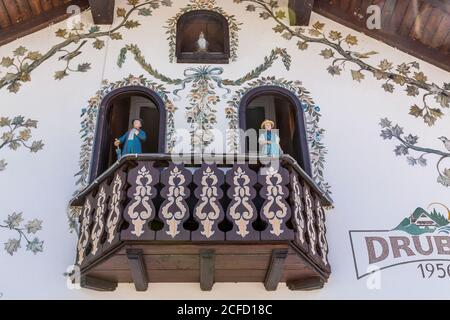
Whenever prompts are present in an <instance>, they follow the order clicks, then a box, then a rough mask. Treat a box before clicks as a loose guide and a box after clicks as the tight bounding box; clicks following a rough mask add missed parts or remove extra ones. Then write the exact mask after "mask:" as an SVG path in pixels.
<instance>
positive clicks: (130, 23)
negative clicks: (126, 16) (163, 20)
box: [124, 20, 141, 29]
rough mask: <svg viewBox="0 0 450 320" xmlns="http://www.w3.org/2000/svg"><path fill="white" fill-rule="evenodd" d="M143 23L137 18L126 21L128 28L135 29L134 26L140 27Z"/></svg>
mask: <svg viewBox="0 0 450 320" xmlns="http://www.w3.org/2000/svg"><path fill="white" fill-rule="evenodd" d="M140 25H141V24H140V23H139V21H136V20H128V21H127V22H125V24H124V26H125V28H127V29H133V28H137V27H139V26H140Z"/></svg>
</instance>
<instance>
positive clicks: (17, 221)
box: [0, 213, 44, 256]
mask: <svg viewBox="0 0 450 320" xmlns="http://www.w3.org/2000/svg"><path fill="white" fill-rule="evenodd" d="M23 222H24V219H23V216H22V213H12V214H10V215H8V218H7V219H6V220H4V221H3V223H4V224H1V223H0V230H6V231H8V230H9V231H12V232H13V233H15V235H16V236H15V237H14V238H10V239H9V240H8V241H7V242H5V244H4V249H5V251H6V252H7V253H8V254H9V255H11V256H12V255H14V254H15V253H16V252H17V251H18V250H19V248H20V247H21V245H22V240H25V242H26V249H27V251H31V252H33V253H34V254H36V253H38V252H42V251H43V250H44V241H41V240H40V239H39V238H37V237H34V239H32V240H31V238H30V237H29V236H30V235H32V234H36V233H37V232H38V231H40V230H42V221H41V220H38V219H33V220H30V221H28V222H27V223H26V224H23Z"/></svg>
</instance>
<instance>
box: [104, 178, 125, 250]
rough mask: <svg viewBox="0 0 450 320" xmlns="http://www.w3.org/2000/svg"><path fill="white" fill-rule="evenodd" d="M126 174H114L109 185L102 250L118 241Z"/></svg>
mask: <svg viewBox="0 0 450 320" xmlns="http://www.w3.org/2000/svg"><path fill="white" fill-rule="evenodd" d="M125 187H126V174H125V172H123V171H122V170H119V171H117V172H116V173H115V175H114V178H113V180H112V182H111V185H110V193H111V195H110V200H109V214H108V217H107V218H106V240H105V243H104V244H103V250H104V251H106V250H107V249H108V248H110V247H112V246H114V245H116V244H117V243H118V242H119V240H120V233H119V231H120V227H121V225H122V222H123V215H122V213H123V203H124V201H125Z"/></svg>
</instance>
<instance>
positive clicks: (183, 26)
mask: <svg viewBox="0 0 450 320" xmlns="http://www.w3.org/2000/svg"><path fill="white" fill-rule="evenodd" d="M201 33H203V34H204V35H205V39H206V41H207V42H208V49H207V50H206V51H204V50H201V49H200V48H199V47H198V44H197V43H198V39H199V37H200V34H201ZM176 57H177V62H178V63H228V62H229V59H230V30H229V25H228V21H227V19H226V18H225V17H224V16H223V15H221V14H220V13H218V12H214V11H208V10H194V11H190V12H187V13H185V14H183V15H182V16H181V17H180V18H179V19H178V21H177V36H176Z"/></svg>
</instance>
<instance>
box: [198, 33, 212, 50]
mask: <svg viewBox="0 0 450 320" xmlns="http://www.w3.org/2000/svg"><path fill="white" fill-rule="evenodd" d="M208 47H209V42H208V41H207V40H206V38H205V34H204V33H203V31H202V32H200V36H199V38H198V40H197V51H198V52H207V51H208Z"/></svg>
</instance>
